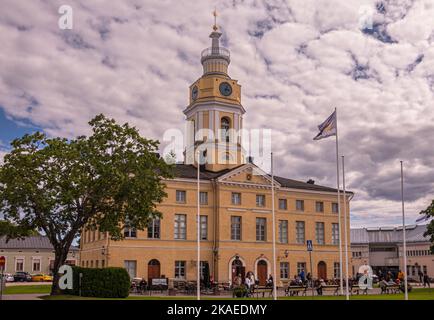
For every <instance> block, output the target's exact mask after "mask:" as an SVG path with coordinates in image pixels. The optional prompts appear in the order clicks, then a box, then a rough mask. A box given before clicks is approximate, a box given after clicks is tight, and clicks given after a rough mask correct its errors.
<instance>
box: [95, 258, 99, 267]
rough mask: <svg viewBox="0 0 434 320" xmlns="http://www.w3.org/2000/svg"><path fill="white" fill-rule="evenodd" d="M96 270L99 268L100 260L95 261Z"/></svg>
mask: <svg viewBox="0 0 434 320" xmlns="http://www.w3.org/2000/svg"><path fill="white" fill-rule="evenodd" d="M95 268H99V260H95Z"/></svg>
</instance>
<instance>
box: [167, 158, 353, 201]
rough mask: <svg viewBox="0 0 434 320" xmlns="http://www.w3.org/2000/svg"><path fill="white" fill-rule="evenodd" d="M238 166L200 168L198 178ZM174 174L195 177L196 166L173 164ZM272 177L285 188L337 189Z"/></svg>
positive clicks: (217, 173)
mask: <svg viewBox="0 0 434 320" xmlns="http://www.w3.org/2000/svg"><path fill="white" fill-rule="evenodd" d="M237 168H239V167H236V168H233V169H225V170H222V171H218V172H212V171H208V170H204V169H201V171H200V178H201V179H203V180H211V179H216V178H218V177H220V176H222V175H224V174H226V173H228V172H230V171H233V170H236V169H237ZM175 176H176V177H179V178H186V179H196V178H197V168H196V167H194V166H193V165H187V164H176V166H175ZM274 179H275V180H276V181H277V182H278V183H280V185H282V187H285V188H292V189H304V190H312V191H320V192H337V189H335V188H330V187H325V186H321V185H317V184H314V183H307V182H302V181H297V180H292V179H287V178H283V177H278V176H274ZM346 192H347V193H351V194H352V192H351V191H348V190H347V191H346Z"/></svg>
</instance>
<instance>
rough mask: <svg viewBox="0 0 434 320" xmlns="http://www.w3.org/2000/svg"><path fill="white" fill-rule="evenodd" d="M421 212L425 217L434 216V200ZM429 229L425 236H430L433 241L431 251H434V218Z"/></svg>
mask: <svg viewBox="0 0 434 320" xmlns="http://www.w3.org/2000/svg"><path fill="white" fill-rule="evenodd" d="M420 214H423V215H424V216H425V217H427V218H428V217H434V200H433V201H432V202H431V204H430V205H429V206H428V207H427V208H426V209H425V210H422V211H421V212H420ZM426 228H427V230H426V231H425V233H424V234H423V235H424V237H428V236H429V237H430V241H431V253H434V220H431V222H430V223H429V224H428V225H427V226H426Z"/></svg>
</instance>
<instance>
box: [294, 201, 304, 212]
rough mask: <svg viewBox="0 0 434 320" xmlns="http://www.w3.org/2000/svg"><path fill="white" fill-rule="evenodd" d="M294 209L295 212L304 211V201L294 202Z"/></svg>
mask: <svg viewBox="0 0 434 320" xmlns="http://www.w3.org/2000/svg"><path fill="white" fill-rule="evenodd" d="M295 209H296V210H297V211H304V200H295Z"/></svg>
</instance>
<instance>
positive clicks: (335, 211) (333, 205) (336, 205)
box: [332, 202, 339, 213]
mask: <svg viewBox="0 0 434 320" xmlns="http://www.w3.org/2000/svg"><path fill="white" fill-rule="evenodd" d="M338 212H339V207H338V204H337V203H336V202H333V203H332V213H338Z"/></svg>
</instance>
